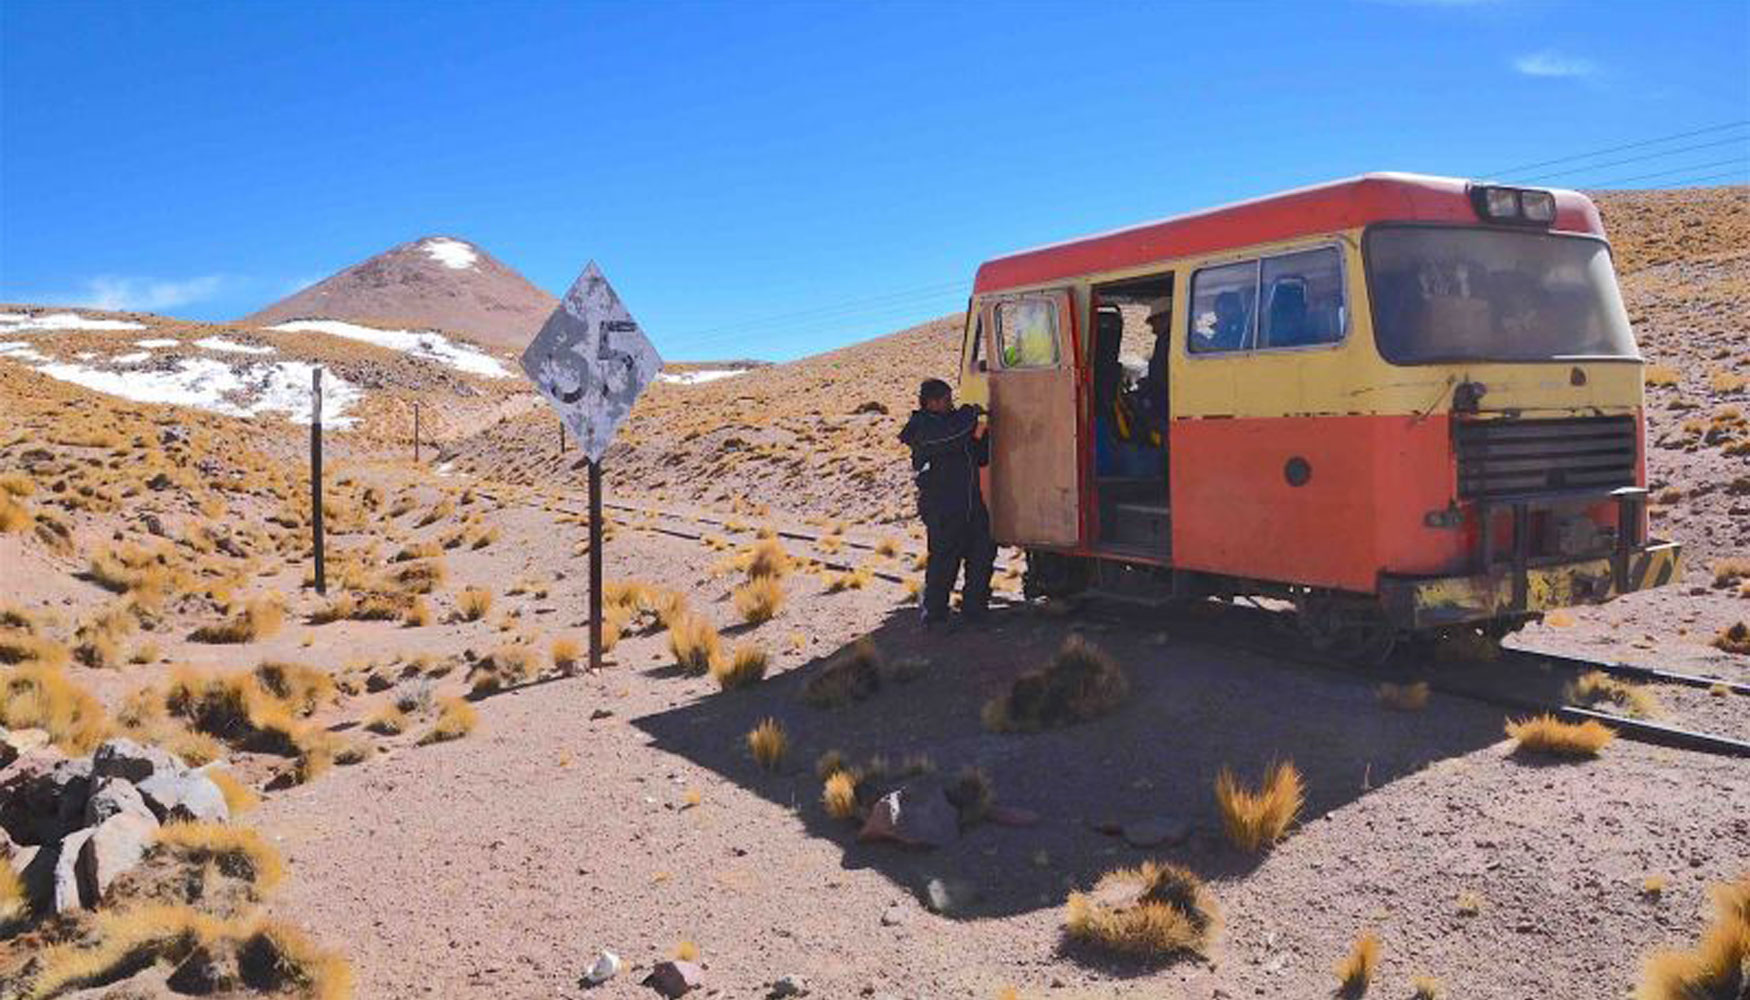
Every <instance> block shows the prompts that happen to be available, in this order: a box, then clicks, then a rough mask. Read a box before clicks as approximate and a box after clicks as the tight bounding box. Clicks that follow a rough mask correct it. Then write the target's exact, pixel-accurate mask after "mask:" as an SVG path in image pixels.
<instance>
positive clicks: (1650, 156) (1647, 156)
mask: <svg viewBox="0 0 1750 1000" xmlns="http://www.w3.org/2000/svg"><path fill="white" fill-rule="evenodd" d="M1737 142H1750V135H1735V136H1733V137H1731V138H1730V139H1720V140H1717V141H1715V142H1698V143H1696V144H1695V145H1693V146H1679V147H1677V148H1676V149H1666V150H1661V151H1659V152H1657V153H1643V154H1641V155H1640V156H1628V157H1624V158H1623V159H1620V160H1611V161H1610V162H1608V163H1591V164H1587V165H1586V166H1584V167H1574V168H1572V169H1570V170H1558V171H1556V172H1555V173H1553V174H1544V175H1542V176H1541V177H1538V178H1536V179H1535V180H1532V181H1525V182H1522V183H1527V184H1542V183H1543V182H1544V181H1547V180H1552V179H1554V178H1557V177H1567V176H1569V175H1570V174H1583V173H1586V172H1587V171H1589V170H1602V169H1604V168H1605V167H1620V166H1623V165H1624V164H1628V163H1640V162H1641V161H1643V160H1657V159H1660V158H1662V157H1666V156H1675V155H1677V154H1678V153H1692V152H1694V151H1696V150H1698V149H1713V148H1714V147H1716V146H1729V145H1731V144H1733V143H1737ZM1516 183H1521V182H1516Z"/></svg>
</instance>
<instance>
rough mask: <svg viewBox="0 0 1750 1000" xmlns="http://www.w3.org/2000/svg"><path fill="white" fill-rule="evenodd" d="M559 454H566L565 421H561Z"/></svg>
mask: <svg viewBox="0 0 1750 1000" xmlns="http://www.w3.org/2000/svg"><path fill="white" fill-rule="evenodd" d="M559 454H561V455H563V454H565V421H563V420H561V421H559Z"/></svg>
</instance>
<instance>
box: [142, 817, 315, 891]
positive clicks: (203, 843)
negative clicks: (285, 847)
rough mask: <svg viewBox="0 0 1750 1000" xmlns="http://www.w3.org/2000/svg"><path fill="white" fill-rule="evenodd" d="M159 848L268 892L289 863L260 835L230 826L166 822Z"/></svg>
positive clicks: (156, 838) (155, 842)
mask: <svg viewBox="0 0 1750 1000" xmlns="http://www.w3.org/2000/svg"><path fill="white" fill-rule="evenodd" d="M152 842H153V845H154V847H155V849H157V850H162V851H163V852H165V853H167V854H169V855H171V856H173V857H175V858H177V859H178V860H180V861H182V862H184V863H185V864H187V865H189V866H191V867H196V868H199V867H203V866H205V865H209V864H211V865H213V866H215V867H217V868H218V870H219V871H220V872H222V873H223V874H225V875H227V876H229V877H231V878H234V879H238V880H240V881H243V882H247V883H249V884H250V885H252V886H254V887H255V888H256V890H257V891H258V892H262V893H266V892H270V891H272V890H273V887H274V886H276V885H278V884H279V882H280V879H282V878H284V877H285V873H286V869H285V863H284V862H283V861H281V860H280V856H279V852H278V851H275V850H274V849H273V848H272V847H270V846H269V845H268V843H267V841H266V840H264V839H262V836H261V834H260V833H257V832H256V831H255V830H254V829H253V828H251V827H247V826H236V825H233V824H230V823H205V822H196V823H166V824H164V825H163V826H161V827H159V828H158V830H157V832H156V833H155V834H153V838H152Z"/></svg>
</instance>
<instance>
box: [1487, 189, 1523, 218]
mask: <svg viewBox="0 0 1750 1000" xmlns="http://www.w3.org/2000/svg"><path fill="white" fill-rule="evenodd" d="M1483 212H1484V213H1485V214H1487V215H1488V217H1489V218H1491V219H1512V218H1516V217H1517V216H1518V215H1519V192H1517V191H1515V190H1513V189H1512V188H1497V187H1492V188H1484V189H1483Z"/></svg>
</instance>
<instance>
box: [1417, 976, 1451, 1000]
mask: <svg viewBox="0 0 1750 1000" xmlns="http://www.w3.org/2000/svg"><path fill="white" fill-rule="evenodd" d="M1410 989H1411V990H1412V991H1414V992H1412V993H1411V994H1410V997H1411V1000H1441V998H1442V997H1444V996H1446V987H1445V986H1442V985H1441V984H1440V980H1438V979H1436V978H1434V977H1433V976H1415V977H1412V978H1411V979H1410Z"/></svg>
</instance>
